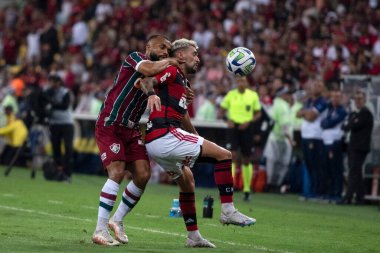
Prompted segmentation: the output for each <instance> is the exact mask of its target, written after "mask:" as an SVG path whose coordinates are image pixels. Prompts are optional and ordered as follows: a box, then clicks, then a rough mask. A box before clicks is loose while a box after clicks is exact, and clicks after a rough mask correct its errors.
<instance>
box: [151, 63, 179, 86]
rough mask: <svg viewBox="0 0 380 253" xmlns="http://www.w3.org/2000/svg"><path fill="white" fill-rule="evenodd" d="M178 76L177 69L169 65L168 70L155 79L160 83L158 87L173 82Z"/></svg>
mask: <svg viewBox="0 0 380 253" xmlns="http://www.w3.org/2000/svg"><path fill="white" fill-rule="evenodd" d="M176 75H177V68H176V67H174V66H171V65H169V66H168V67H166V69H164V70H163V71H161V73H159V74H157V75H156V76H155V78H156V80H157V82H158V85H161V84H165V83H168V82H171V81H173V80H174V79H175V77H176Z"/></svg>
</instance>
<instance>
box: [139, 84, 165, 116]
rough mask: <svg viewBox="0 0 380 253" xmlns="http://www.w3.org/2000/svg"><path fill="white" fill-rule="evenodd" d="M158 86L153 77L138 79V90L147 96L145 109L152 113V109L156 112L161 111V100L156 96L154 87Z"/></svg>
mask: <svg viewBox="0 0 380 253" xmlns="http://www.w3.org/2000/svg"><path fill="white" fill-rule="evenodd" d="M157 84H158V81H157V79H156V78H155V77H146V78H143V79H140V89H141V90H142V91H143V92H144V93H145V94H146V95H147V96H148V103H147V107H148V108H149V110H150V112H153V109H154V108H156V110H157V111H161V99H160V97H159V96H157V95H156V92H155V91H154V87H155V86H156V85H157Z"/></svg>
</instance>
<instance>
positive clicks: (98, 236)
mask: <svg viewBox="0 0 380 253" xmlns="http://www.w3.org/2000/svg"><path fill="white" fill-rule="evenodd" d="M92 241H93V242H94V243H96V244H100V245H107V246H118V245H120V243H119V242H118V241H116V240H115V239H113V238H112V236H111V235H110V233H109V232H108V230H107V229H105V230H98V231H95V232H94V234H93V235H92Z"/></svg>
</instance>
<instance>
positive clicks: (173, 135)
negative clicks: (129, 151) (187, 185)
mask: <svg viewBox="0 0 380 253" xmlns="http://www.w3.org/2000/svg"><path fill="white" fill-rule="evenodd" d="M203 141H204V138H203V137H201V136H198V135H195V134H191V133H188V132H186V131H184V130H182V129H180V128H176V129H172V130H170V132H169V133H167V134H166V135H164V136H162V137H160V138H158V139H156V140H154V141H152V142H149V143H147V144H146V145H145V146H146V149H147V151H148V155H149V156H150V157H151V158H152V159H153V160H154V161H155V162H156V163H157V164H159V165H160V166H161V167H162V168H163V169H164V170H165V171H166V172H167V173H168V174H169V175H170V176H171V177H172V179H177V178H178V177H180V176H181V175H182V169H183V167H184V166H188V167H190V168H192V167H193V166H194V163H195V161H196V160H197V158H198V156H199V154H200V152H201V146H202V144H203Z"/></svg>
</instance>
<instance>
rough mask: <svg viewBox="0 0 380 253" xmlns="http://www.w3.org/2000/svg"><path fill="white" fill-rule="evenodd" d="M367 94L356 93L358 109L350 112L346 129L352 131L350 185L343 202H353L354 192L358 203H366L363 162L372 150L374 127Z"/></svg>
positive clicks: (349, 158) (349, 144)
mask: <svg viewBox="0 0 380 253" xmlns="http://www.w3.org/2000/svg"><path fill="white" fill-rule="evenodd" d="M365 104H366V96H365V94H364V92H362V91H357V92H356V94H355V106H356V111H353V112H351V113H350V115H349V117H348V122H347V124H346V125H345V126H344V129H345V130H347V131H350V140H349V143H348V167H349V175H348V186H347V191H346V194H345V196H344V198H343V201H342V203H343V204H351V203H352V200H353V197H354V194H355V195H356V196H355V200H356V203H357V204H363V203H364V185H363V176H362V174H363V164H364V160H365V158H366V156H367V154H368V153H369V151H370V145H371V136H372V129H373V124H374V122H373V116H372V113H371V112H370V111H369V110H368V108H367V107H366V106H365Z"/></svg>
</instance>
